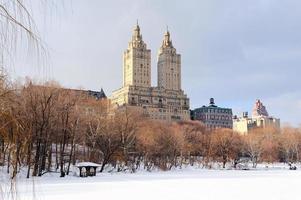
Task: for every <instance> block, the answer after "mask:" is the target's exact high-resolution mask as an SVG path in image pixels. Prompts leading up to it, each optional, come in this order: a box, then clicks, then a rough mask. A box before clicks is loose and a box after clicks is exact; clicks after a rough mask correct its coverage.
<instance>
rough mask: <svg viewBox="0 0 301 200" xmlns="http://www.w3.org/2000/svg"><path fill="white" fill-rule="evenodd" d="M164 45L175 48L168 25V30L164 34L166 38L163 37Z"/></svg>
mask: <svg viewBox="0 0 301 200" xmlns="http://www.w3.org/2000/svg"><path fill="white" fill-rule="evenodd" d="M162 47H163V48H164V47H170V48H173V46H172V40H171V39H170V33H169V31H168V26H167V27H166V32H165V34H164V39H163V42H162Z"/></svg>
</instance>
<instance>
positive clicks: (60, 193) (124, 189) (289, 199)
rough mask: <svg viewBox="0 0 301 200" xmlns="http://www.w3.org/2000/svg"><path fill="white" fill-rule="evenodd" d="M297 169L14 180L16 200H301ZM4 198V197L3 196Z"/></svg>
mask: <svg viewBox="0 0 301 200" xmlns="http://www.w3.org/2000/svg"><path fill="white" fill-rule="evenodd" d="M300 186H301V170H296V171H291V170H288V169H287V168H286V169H268V170H266V169H264V168H262V169H261V170H247V171H243V170H205V169H191V168H189V169H182V170H173V171H169V172H138V173H135V174H129V173H112V174H110V173H103V174H98V175H97V176H96V177H88V178H79V177H76V176H68V177H65V178H58V174H47V175H45V176H44V177H39V178H34V179H29V180H26V179H19V180H18V187H17V193H18V197H19V199H20V200H25V199H26V200H27V199H28V200H32V199H34V197H36V199H40V200H44V199H45V200H50V199H51V200H69V199H70V200H94V199H95V200H98V199H105V200H115V199H118V200H120V199H131V200H136V199H137V200H138V199H139V200H161V199H162V200H169V199H170V200H180V199H181V200H184V199H185V200H186V199H187V200H194V199H198V200H209V199H210V200H215V199H221V200H228V199H229V200H230V199H231V200H236V199H239V200H242V199H243V200H249V199H250V200H255V199H267V200H270V199H271V200H280V199H281V200H295V199H296V200H297V199H298V200H300V199H301V195H300ZM4 199H9V198H7V196H6V197H4Z"/></svg>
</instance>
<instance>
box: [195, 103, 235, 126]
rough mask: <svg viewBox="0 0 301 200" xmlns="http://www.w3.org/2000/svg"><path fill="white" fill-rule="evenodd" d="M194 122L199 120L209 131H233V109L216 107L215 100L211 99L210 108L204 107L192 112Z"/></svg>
mask: <svg viewBox="0 0 301 200" xmlns="http://www.w3.org/2000/svg"><path fill="white" fill-rule="evenodd" d="M191 118H192V120H199V121H201V122H203V123H204V125H205V126H206V127H207V128H208V129H216V128H230V129H232V125H233V122H232V109H231V108H221V107H218V106H216V105H215V103H214V99H213V98H210V103H209V106H202V107H201V108H197V109H194V110H193V111H192V112H191Z"/></svg>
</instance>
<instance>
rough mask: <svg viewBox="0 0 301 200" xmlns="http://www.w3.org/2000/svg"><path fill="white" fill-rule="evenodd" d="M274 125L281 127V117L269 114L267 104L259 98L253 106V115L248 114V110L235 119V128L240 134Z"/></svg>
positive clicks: (274, 126) (277, 127) (273, 126)
mask: <svg viewBox="0 0 301 200" xmlns="http://www.w3.org/2000/svg"><path fill="white" fill-rule="evenodd" d="M267 127H272V128H276V129H280V119H278V118H275V117H272V116H269V114H268V112H267V110H266V108H265V106H264V105H263V104H262V102H261V101H260V100H259V99H258V100H256V102H255V105H254V107H253V112H252V117H249V116H248V112H244V113H243V116H241V117H237V116H235V117H234V119H233V130H235V131H237V132H239V133H240V134H247V133H248V132H249V131H250V130H252V129H255V128H267Z"/></svg>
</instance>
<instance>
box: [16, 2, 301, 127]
mask: <svg viewBox="0 0 301 200" xmlns="http://www.w3.org/2000/svg"><path fill="white" fill-rule="evenodd" d="M58 2H59V1H58ZM56 6H57V7H58V8H55V6H54V8H50V9H51V11H50V12H49V13H50V15H51V16H47V14H46V17H45V14H44V15H40V14H39V12H41V9H40V10H39V9H34V17H35V18H36V21H37V26H38V28H39V31H40V33H41V36H42V38H43V40H44V42H45V43H46V44H47V47H48V51H49V55H50V59H49V63H50V64H49V65H50V66H49V68H48V69H47V70H46V72H45V70H40V68H39V67H36V66H34V67H33V65H32V63H31V62H30V61H29V59H21V58H20V59H19V61H18V62H17V63H16V65H17V66H16V67H15V68H14V69H13V70H12V71H13V72H12V74H13V76H14V77H25V76H30V77H33V78H35V79H41V78H43V79H45V77H47V78H49V79H55V80H57V81H58V82H60V83H61V84H62V85H63V86H65V87H72V88H78V87H81V88H86V89H91V90H100V89H101V87H102V88H103V89H104V90H105V92H106V93H107V95H110V94H111V93H112V91H113V90H115V89H118V88H120V87H121V85H122V53H123V51H124V50H125V49H126V48H127V45H128V42H129V40H130V38H131V34H132V29H133V26H134V25H135V24H136V20H137V19H138V20H139V25H140V27H141V32H142V35H143V39H144V41H145V42H146V44H147V46H148V48H150V49H151V51H152V84H153V85H154V86H155V85H156V84H157V80H156V75H157V69H156V68H157V66H156V59H157V52H158V49H159V47H160V45H161V42H162V39H163V34H164V31H165V30H166V25H168V27H169V31H170V32H171V37H172V40H173V44H174V46H175V47H176V49H177V52H178V53H180V54H181V55H182V88H183V89H184V91H185V92H186V93H187V95H188V97H189V98H190V102H191V108H196V107H199V106H202V105H206V104H208V102H209V98H210V97H214V98H215V101H216V104H217V105H219V106H224V107H230V108H233V111H234V114H238V115H240V114H241V112H243V111H249V112H251V109H252V107H253V105H254V103H255V100H256V99H261V100H262V101H263V103H264V104H265V105H266V107H267V110H268V112H269V113H270V115H273V116H276V117H279V118H281V121H282V123H290V124H292V125H294V126H298V125H299V124H300V123H301V87H300V86H301V77H300V74H301V66H300V65H301V22H300V20H301V1H300V0H285V1H283V0H244V1H242V0H186V1H184V0H183V1H176V0H164V1H162V0H152V1H150V0H149V1H146V0H128V1H127V0H120V1H114V0H110V1H102V0H70V1H68V2H67V1H66V2H65V3H64V4H63V5H60V3H57V5H56ZM42 12H44V10H43V9H42Z"/></svg>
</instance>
